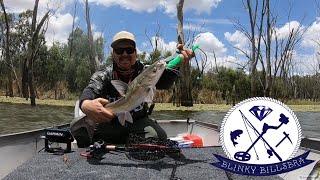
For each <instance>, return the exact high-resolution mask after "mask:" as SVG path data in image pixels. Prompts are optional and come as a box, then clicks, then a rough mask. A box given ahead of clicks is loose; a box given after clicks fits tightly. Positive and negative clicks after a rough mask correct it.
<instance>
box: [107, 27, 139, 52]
mask: <svg viewBox="0 0 320 180" xmlns="http://www.w3.org/2000/svg"><path fill="white" fill-rule="evenodd" d="M128 40H129V41H131V42H132V44H133V45H134V47H136V40H135V38H134V35H133V34H132V33H130V32H128V31H120V32H118V33H117V34H116V35H114V36H113V41H112V43H111V47H113V48H114V46H115V45H116V44H117V43H118V42H121V41H128Z"/></svg>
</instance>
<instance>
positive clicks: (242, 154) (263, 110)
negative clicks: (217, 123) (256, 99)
mask: <svg viewBox="0 0 320 180" xmlns="http://www.w3.org/2000/svg"><path fill="white" fill-rule="evenodd" d="M249 111H250V113H251V114H253V115H254V117H256V118H257V120H259V121H260V122H262V121H263V120H264V119H265V118H266V117H267V116H268V115H269V114H270V113H271V112H272V111H273V110H272V109H271V108H269V107H266V106H253V107H252V108H251V109H250V110H249ZM239 113H240V114H241V117H242V120H243V122H244V125H245V129H246V131H247V134H248V136H249V137H250V140H251V145H250V146H249V147H248V149H246V150H245V151H237V152H235V153H234V156H233V157H234V158H235V159H236V160H238V161H249V160H250V159H251V154H250V153H249V152H250V150H252V149H254V152H255V154H256V158H257V160H259V155H258V153H257V151H256V149H255V145H256V143H257V142H258V141H262V142H263V144H264V147H265V149H266V152H267V154H268V157H269V158H271V157H272V156H273V155H274V156H275V157H276V158H277V159H278V160H279V161H282V158H281V156H280V155H279V154H278V153H277V151H276V148H278V147H279V146H280V145H281V144H282V143H283V142H284V141H286V140H288V141H289V142H290V143H291V144H293V143H292V140H291V138H290V136H289V134H288V133H287V132H286V131H283V135H284V136H283V137H280V139H279V140H278V143H277V144H276V145H275V147H272V145H270V143H268V141H267V140H266V139H265V138H264V137H263V136H264V135H265V134H267V133H272V130H275V131H279V128H280V127H282V126H285V125H287V124H288V123H289V117H287V116H285V115H284V114H283V113H280V115H279V123H278V124H276V125H269V124H268V123H266V122H265V123H263V126H262V130H261V131H259V130H258V129H257V128H256V127H255V126H254V125H253V124H252V123H251V122H250V121H249V120H248V118H247V117H246V116H245V115H244V113H243V112H242V111H241V110H240V109H239ZM248 127H249V128H251V129H252V130H253V131H254V133H255V135H256V136H257V137H256V138H255V139H254V138H252V137H251V134H250V133H249V130H248ZM242 134H243V130H242V129H235V130H233V131H231V132H230V140H231V141H232V143H233V146H234V147H236V146H237V144H239V142H237V138H238V137H240V136H241V135H242Z"/></svg>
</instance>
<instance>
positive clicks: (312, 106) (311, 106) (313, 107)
mask: <svg viewBox="0 0 320 180" xmlns="http://www.w3.org/2000/svg"><path fill="white" fill-rule="evenodd" d="M75 101H76V100H54V99H44V100H42V99H36V104H37V105H50V106H74V105H75ZM0 103H18V104H30V99H29V100H26V99H24V98H18V97H13V98H10V97H5V96H0ZM287 105H288V106H289V107H290V108H291V109H292V110H293V111H313V112H314V111H320V104H317V103H314V102H309V103H308V102H306V101H302V102H300V104H298V102H297V101H294V102H289V103H287ZM231 107H232V106H231V105H225V104H194V105H193V106H192V107H183V106H180V107H176V106H173V104H172V103H156V106H155V108H154V111H162V110H178V111H179V110H180V111H221V112H227V111H228V110H229V109H230V108H231Z"/></svg>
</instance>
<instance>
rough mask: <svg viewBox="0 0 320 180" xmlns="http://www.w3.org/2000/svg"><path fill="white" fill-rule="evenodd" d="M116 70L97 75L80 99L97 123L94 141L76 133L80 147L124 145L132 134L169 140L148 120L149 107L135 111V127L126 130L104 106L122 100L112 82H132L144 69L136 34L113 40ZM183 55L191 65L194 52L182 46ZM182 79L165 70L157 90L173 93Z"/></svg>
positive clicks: (125, 33) (85, 111)
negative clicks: (171, 89)
mask: <svg viewBox="0 0 320 180" xmlns="http://www.w3.org/2000/svg"><path fill="white" fill-rule="evenodd" d="M111 47H112V59H113V65H112V67H108V68H106V69H105V70H102V71H98V72H96V73H94V74H93V75H92V77H91V79H90V82H89V85H88V86H87V87H86V88H85V89H84V91H83V93H82V95H81V96H80V100H79V101H80V103H79V105H80V108H81V110H82V111H83V112H84V113H85V114H86V115H87V117H88V118H89V119H90V120H91V121H93V122H94V123H96V124H97V125H96V128H95V131H94V135H93V138H92V139H90V138H89V137H88V136H87V135H86V132H85V131H77V132H72V133H73V135H74V137H75V138H76V140H77V143H78V146H80V147H83V146H88V145H89V144H90V143H92V141H97V140H100V139H102V140H104V141H105V142H108V143H115V144H123V143H125V142H126V141H127V137H128V135H129V134H130V133H132V134H136V135H139V136H142V137H158V138H162V139H166V138H167V135H166V132H165V131H164V130H163V129H162V128H161V127H160V126H159V125H158V124H157V123H156V122H155V121H153V120H151V119H150V118H149V117H148V113H147V110H148V106H147V104H146V103H143V104H141V105H140V106H138V107H137V108H135V109H134V110H133V111H131V112H130V113H131V115H132V117H133V123H126V124H125V126H122V125H121V124H120V123H119V121H118V120H117V117H116V116H115V115H114V114H112V113H111V112H110V111H108V110H107V109H105V108H104V105H106V104H108V103H110V102H113V101H115V100H117V99H118V98H119V96H120V95H119V93H118V91H117V90H116V89H115V88H114V87H113V86H112V85H111V83H110V82H111V80H121V81H123V82H125V83H129V82H131V81H132V80H133V79H134V78H136V77H137V76H138V75H139V74H140V73H141V72H142V71H143V68H144V65H143V64H142V63H141V62H139V61H137V60H136V59H137V56H138V54H137V49H136V41H135V37H134V35H133V34H131V33H130V32H127V31H121V32H119V33H117V34H116V35H115V36H114V37H113V42H112V44H111ZM178 49H179V50H180V52H181V55H180V57H181V62H187V61H189V60H190V59H191V58H192V57H193V52H192V51H191V50H189V49H188V50H185V49H183V46H182V45H178ZM177 77H178V75H177V74H176V73H174V72H173V71H169V70H165V71H164V72H163V74H162V76H161V78H160V79H159V81H158V83H157V84H156V88H157V89H169V88H170V87H171V85H172V84H173V82H174V81H175V79H176V78H177Z"/></svg>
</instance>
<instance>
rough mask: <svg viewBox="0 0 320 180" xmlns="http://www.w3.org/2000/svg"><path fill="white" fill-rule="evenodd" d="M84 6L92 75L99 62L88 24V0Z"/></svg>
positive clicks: (89, 24) (89, 23)
mask: <svg viewBox="0 0 320 180" xmlns="http://www.w3.org/2000/svg"><path fill="white" fill-rule="evenodd" d="M85 4H86V21H87V31H88V41H89V46H88V47H89V60H90V70H91V74H93V73H94V72H95V71H96V70H98V69H99V67H100V61H99V60H98V56H97V51H96V48H95V44H94V41H93V35H92V31H91V22H90V6H89V2H88V0H86V1H85Z"/></svg>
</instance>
